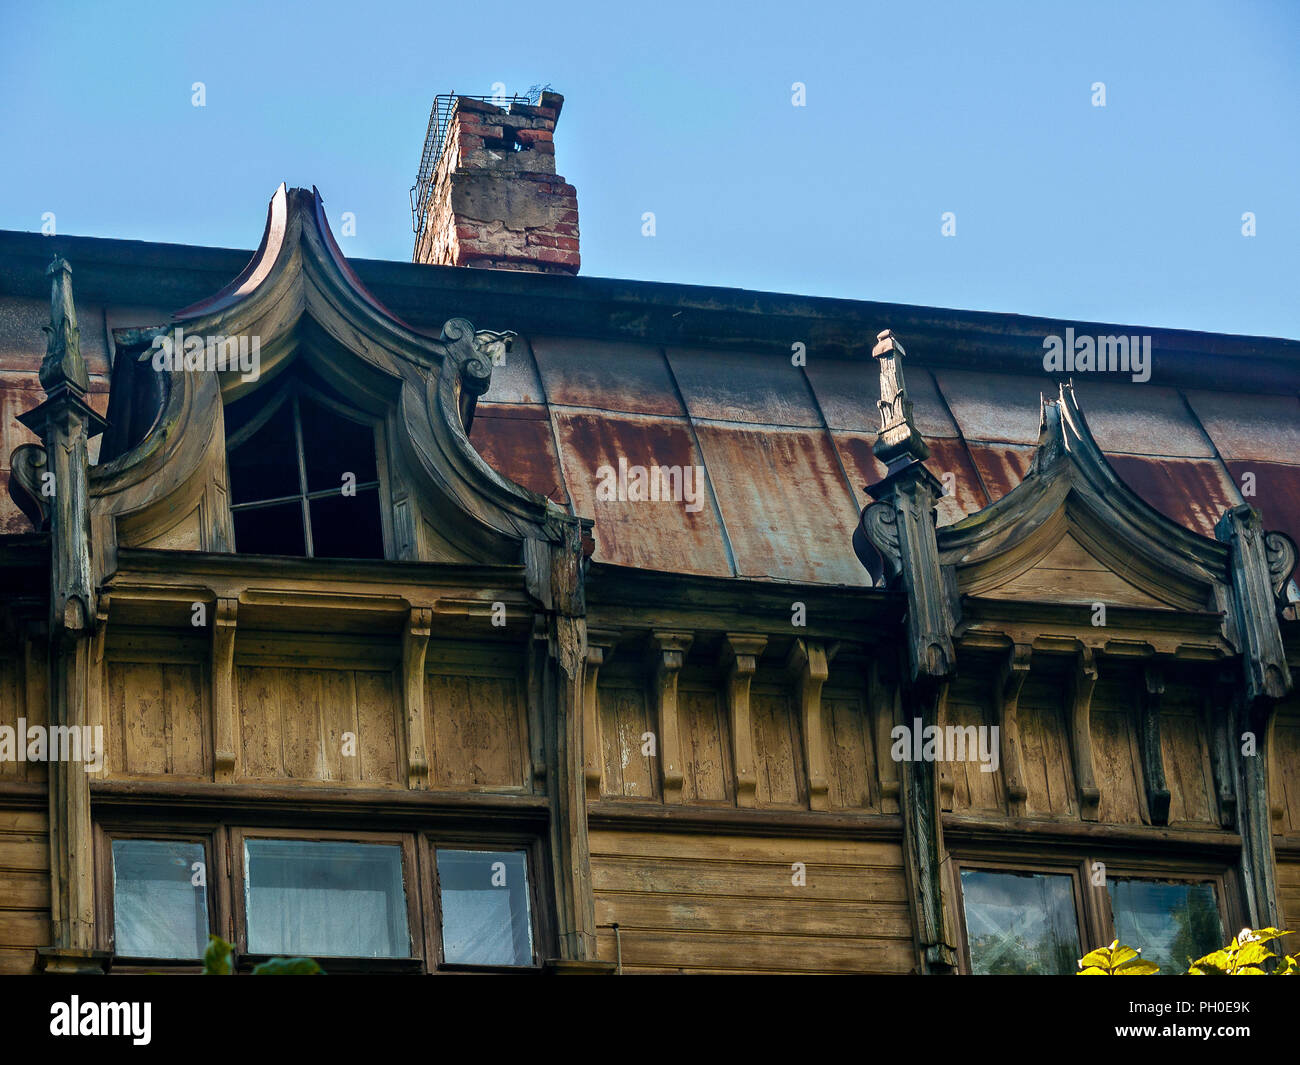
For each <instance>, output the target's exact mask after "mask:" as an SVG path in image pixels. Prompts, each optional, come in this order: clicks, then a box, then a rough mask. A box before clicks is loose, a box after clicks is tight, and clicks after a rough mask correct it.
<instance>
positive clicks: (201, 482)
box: [90, 185, 574, 575]
mask: <svg viewBox="0 0 1300 1065" xmlns="http://www.w3.org/2000/svg"><path fill="white" fill-rule="evenodd" d="M176 330H180V331H181V335H184V336H198V337H202V338H204V339H205V341H206V340H207V339H208V338H216V337H248V338H257V340H258V342H259V345H260V347H259V354H260V373H259V374H258V375H257V377H256V378H255V379H252V380H245V379H244V378H243V377H242V376H241V375H240V374H239V373H238V372H237V371H230V370H220V369H209V368H203V369H198V370H181V369H174V370H167V369H164V370H162V371H161V373H162V374H163V381H162V387H161V389H157V391H158V392H159V393H160V395H159V397H158V402H157V413H156V415H155V416H154V417H153V418H152V423H151V424H150V425H149V427H148V429H147V431H144V432H143V434H142V437H141V439H139V440H138V441H132V440H129V439H128V440H125V441H122V442H120V444H121V449H120V450H121V453H117V454H113V455H112V457H110V458H109V460H108V461H106V462H102V463H101V465H99V466H96V467H94V468H93V469H92V470H91V475H90V491H91V500H92V503H91V513H92V522H93V523H94V525H95V528H96V533H97V536H96V537H95V540H96V542H97V544H99V545H101V547H102V550H101V551H100V555H101V558H100V559H99V560H98V566H97V569H98V572H99V573H100V574H101V575H102V574H104V573H106V572H108V571H110V570H111V569H112V560H111V556H112V554H113V553H114V550H115V548H116V546H117V545H118V544H121V545H123V546H166V547H176V548H184V549H188V550H201V551H217V552H223V551H231V550H232V549H233V546H234V544H233V534H232V531H231V523H230V514H229V507H228V502H227V499H228V481H227V473H226V463H225V434H224V430H223V417H222V414H223V410H224V404H225V403H228V402H230V401H232V400H234V399H237V398H239V397H241V396H242V395H245V394H247V393H248V392H250V391H252V390H254V389H260V388H263V387H267V386H269V385H270V384H271V383H272V382H274V380H275V379H276V378H277V377H278V376H279V375H280V374H281V373H283V372H284V371H285V370H286V369H288V368H289V367H290V366H293V365H296V364H298V362H299V360H302V362H303V364H305V365H306V366H308V367H310V369H311V370H312V371H313V372H314V373H315V374H316V375H318V376H319V377H320V378H322V379H324V380H325V381H326V382H328V383H329V384H331V385H333V386H334V387H335V388H337V389H338V391H339V392H340V393H342V394H343V395H346V396H347V397H348V398H349V400H350V401H351V402H352V403H354V404H355V405H356V406H357V407H358V408H359V409H361V410H364V411H366V412H367V413H369V414H371V415H373V416H375V417H376V418H377V419H379V420H382V423H383V426H384V431H383V436H384V442H385V447H386V454H387V460H388V470H389V489H390V490H389V496H390V499H389V501H388V506H387V514H386V521H387V523H388V527H389V538H390V550H389V557H392V558H399V559H423V560H429V561H441V562H466V563H484V564H488V563H504V564H514V563H519V562H521V561H522V560H523V544H524V542H525V541H528V540H540V541H548V542H553V543H558V542H561V541H562V540H563V539H564V529H565V527H566V526H567V525H569V524H572V522H573V521H574V519H572V518H570V517H569V516H568V515H567V513H566V512H564V511H563V510H562V509H561V508H559V507H557V506H556V505H555V504H553V503H551V502H549V501H548V500H546V499H544V498H543V497H541V496H539V495H537V494H536V493H534V492H531V491H529V490H528V489H526V488H524V487H522V486H520V485H518V484H515V483H514V482H513V481H509V480H507V479H506V478H504V477H502V476H501V475H500V474H499V473H497V472H496V471H495V470H493V469H492V468H491V467H490V466H489V465H488V464H487V463H486V462H484V460H483V459H482V457H481V456H480V455H479V453H478V451H477V450H476V449H475V448H474V446H473V445H472V444H470V442H469V437H468V427H469V426H470V425H471V424H472V419H473V413H474V406H475V402H476V400H477V397H478V396H480V395H481V394H482V393H483V392H484V391H485V390H486V389H487V387H488V384H489V382H490V380H491V372H492V361H493V354H494V352H495V351H498V350H500V349H502V348H508V346H509V343H510V339H511V337H512V336H513V334H511V333H491V332H483V331H476V330H475V328H474V327H473V325H471V324H470V323H469V322H468V321H466V320H465V319H463V318H455V317H452V318H450V319H449V320H448V321H447V322H446V324H445V325H444V326H443V328H442V331H441V335H440V336H438V337H437V338H434V337H432V336H430V335H428V334H425V333H420V332H417V331H415V330H413V329H412V328H410V327H409V326H407V325H406V324H405V323H403V322H402V321H400V320H399V319H398V318H397V317H396V316H395V315H393V314H392V313H391V312H390V311H388V310H387V309H386V308H385V307H384V306H383V305H382V304H380V303H379V301H378V300H376V299H375V297H374V296H372V295H371V294H370V293H369V292H368V291H367V290H366V289H365V288H364V286H362V284H361V282H360V281H359V280H358V279H357V277H356V275H355V274H354V273H353V271H352V270H351V268H350V267H349V266H348V264H347V262H346V260H345V259H344V258H343V255H342V253H341V252H340V251H339V248H338V245H337V244H336V243H335V240H334V237H333V235H332V234H331V232H330V230H329V226H328V224H327V222H326V219H325V214H324V208H323V203H322V200H321V197H320V194H319V192H317V191H316V190H315V189H312V190H311V191H310V192H308V191H307V190H304V189H293V190H288V189H286V188H285V187H284V186H283V185H281V186H280V188H279V189H278V190H277V191H276V193H275V195H274V197H273V198H272V200H271V203H270V206H269V209H268V212H267V224H266V229H265V232H264V234H263V237H262V241H261V244H260V246H259V248H258V250H257V252H256V254H255V255H254V256H253V259H252V260H251V261H250V262H249V264H248V266H247V267H245V269H244V270H243V272H242V273H241V274H240V275H239V276H238V277H237V278H236V279H235V280H234V281H232V282H231V283H230V284H229V285H227V286H226V287H225V288H224V289H222V290H221V291H220V292H218V293H216V294H215V295H214V296H212V297H211V298H209V299H207V300H204V301H201V302H200V303H197V304H194V305H192V306H190V307H187V308H185V309H183V310H181V311H179V312H177V313H176V314H175V315H174V316H173V321H172V322H171V323H169V324H167V325H160V326H158V327H155V328H151V329H143V330H132V331H130V332H129V333H124V334H120V335H119V337H118V339H119V342H120V344H121V345H122V346H121V349H120V350H119V362H121V361H123V360H124V359H126V360H131V361H133V362H134V363H135V365H133V366H131V367H129V371H130V372H129V374H124V376H128V377H132V378H134V382H133V385H134V387H132V388H130V391H131V392H133V393H135V394H136V396H137V397H138V396H140V395H148V393H149V387H145V385H144V382H145V379H146V377H147V375H148V374H151V373H155V372H159V371H155V370H154V369H153V366H152V365H151V362H152V360H153V357H154V354H155V351H156V348H155V340H156V338H159V337H162V336H165V335H173V336H175V335H176ZM152 387H154V388H155V389H156V385H155V386H152ZM117 390H118V387H117V382H115V385H114V391H115V393H116V392H117ZM124 391H126V389H125V388H124ZM115 400H117V401H119V402H125V401H124V400H119V398H118V397H117V396H116V395H115ZM139 402H140V400H138V399H137V403H139ZM149 413H152V412H149ZM135 418H136V420H137V421H139V420H140V415H139V412H138V411H137V412H136V413H135ZM119 420H120V419H119ZM145 420H146V421H147V420H148V419H147V417H146V419H145ZM111 450H112V449H110V451H111Z"/></svg>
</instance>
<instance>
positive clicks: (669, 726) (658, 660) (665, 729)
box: [650, 632, 693, 803]
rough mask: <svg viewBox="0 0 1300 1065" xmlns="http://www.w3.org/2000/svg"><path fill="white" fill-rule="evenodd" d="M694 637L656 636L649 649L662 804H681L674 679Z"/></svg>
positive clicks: (682, 772) (681, 773) (682, 777)
mask: <svg viewBox="0 0 1300 1065" xmlns="http://www.w3.org/2000/svg"><path fill="white" fill-rule="evenodd" d="M692 639H693V637H692V635H691V634H690V633H689V632H655V633H652V634H651V637H650V646H651V648H652V652H653V654H654V686H655V707H656V713H657V718H658V721H659V748H658V749H659V764H660V766H661V768H662V769H663V788H664V802H675V803H679V802H681V801H682V783H683V781H684V780H685V770H684V769H683V767H682V738H681V727H680V725H679V723H678V720H677V677H678V675H679V674H680V673H681V670H682V666H683V665H684V664H685V662H686V652H687V651H689V650H690V647H691V641H692Z"/></svg>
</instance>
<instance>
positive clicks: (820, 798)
mask: <svg viewBox="0 0 1300 1065" xmlns="http://www.w3.org/2000/svg"><path fill="white" fill-rule="evenodd" d="M826 658H827V656H826V648H825V647H823V646H822V644H820V643H818V642H816V641H814V640H795V641H794V643H792V644H791V645H790V653H789V654H788V655H787V656H786V660H785V668H786V671H787V673H788V674H789V675H790V677H791V678H792V679H793V680H794V682H795V690H796V692H797V694H798V697H799V716H800V719H801V721H802V724H803V747H804V759H805V761H806V763H807V769H808V805H809V808H810V809H813V810H829V809H830V806H831V803H830V781H829V779H828V777H827V773H826V743H825V740H824V739H823V738H822V685H823V684H825V683H826V678H827V677H828V676H830V669H829V666H828V665H827V660H826Z"/></svg>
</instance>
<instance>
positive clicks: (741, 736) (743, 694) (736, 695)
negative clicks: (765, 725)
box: [721, 632, 767, 806]
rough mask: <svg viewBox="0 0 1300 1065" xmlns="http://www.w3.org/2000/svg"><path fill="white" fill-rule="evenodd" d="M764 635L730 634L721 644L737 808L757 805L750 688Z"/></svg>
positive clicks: (764, 639)
mask: <svg viewBox="0 0 1300 1065" xmlns="http://www.w3.org/2000/svg"><path fill="white" fill-rule="evenodd" d="M766 646H767V637H766V636H744V635H741V634H739V633H734V632H729V633H727V635H726V637H725V638H724V639H723V641H722V662H721V664H722V667H723V668H724V669H725V670H726V671H727V711H728V714H729V716H730V719H731V756H732V762H733V764H734V765H735V767H736V805H737V806H754V805H756V803H757V801H758V800H757V794H756V793H757V789H758V769H757V767H756V766H755V764H754V728H753V725H752V723H751V721H750V716H749V687H750V684H751V683H753V680H754V672H755V671H756V670H757V669H758V658H759V656H760V655H761V654H762V653H763V648H765V647H766Z"/></svg>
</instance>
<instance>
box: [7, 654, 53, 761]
mask: <svg viewBox="0 0 1300 1065" xmlns="http://www.w3.org/2000/svg"><path fill="white" fill-rule="evenodd" d="M45 672H46V668H45V649H44V647H43V646H41V647H37V646H36V645H28V646H27V648H26V655H25V656H23V655H12V654H6V655H3V656H0V725H7V726H8V727H9V728H11V729H13V730H14V743H15V745H16V744H17V743H18V719H19V718H22V719H23V720H24V721H25V722H26V724H27V727H28V728H30V727H31V726H33V725H44V724H45V718H46V711H45ZM17 756H18V752H17V751H16V750H15V752H14V757H13V758H0V781H9V780H13V781H27V782H33V783H34V782H37V781H43V780H45V765H44V764H43V763H41V762H29V761H27V760H26V758H25V757H24V758H23V760H22V761H19V760H18V757H17Z"/></svg>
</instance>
